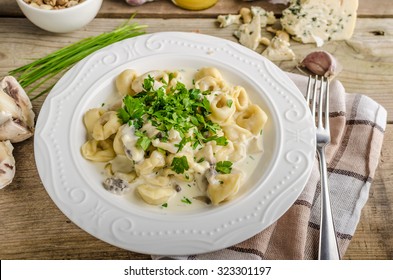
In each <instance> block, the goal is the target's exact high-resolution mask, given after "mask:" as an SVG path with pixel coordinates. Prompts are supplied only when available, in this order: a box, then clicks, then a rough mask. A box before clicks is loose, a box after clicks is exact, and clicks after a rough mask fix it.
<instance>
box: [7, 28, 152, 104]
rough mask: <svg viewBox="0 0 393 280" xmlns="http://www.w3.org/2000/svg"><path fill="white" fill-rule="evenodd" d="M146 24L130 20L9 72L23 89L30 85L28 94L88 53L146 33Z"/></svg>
mask: <svg viewBox="0 0 393 280" xmlns="http://www.w3.org/2000/svg"><path fill="white" fill-rule="evenodd" d="M146 27H147V26H146V25H139V24H137V23H131V22H130V21H127V22H126V23H124V24H122V25H120V26H119V27H117V28H116V29H114V30H113V31H110V32H106V33H103V34H100V35H98V36H92V37H88V38H85V39H82V40H80V41H78V42H76V43H73V44H71V45H68V46H66V47H64V48H61V49H59V50H57V51H55V52H53V53H51V54H49V55H47V56H45V57H43V58H40V59H37V60H35V61H33V62H32V63H29V64H27V65H24V66H22V67H19V68H16V69H14V70H11V71H9V75H12V76H14V77H15V78H16V79H17V80H18V82H19V83H20V85H21V86H22V87H23V88H25V89H26V88H27V87H29V89H28V90H26V92H27V94H28V95H31V94H32V93H33V92H34V91H35V90H37V89H38V88H39V87H41V86H42V85H43V84H44V83H45V82H47V81H49V80H50V79H52V78H53V77H55V76H56V75H57V74H59V73H62V72H64V71H66V70H67V69H69V68H71V66H73V65H74V64H75V63H77V62H78V61H80V60H82V59H83V58H85V57H86V56H88V55H90V54H92V53H93V52H95V51H97V50H99V49H101V48H103V47H106V46H109V45H111V44H113V43H116V42H119V41H121V40H124V39H128V38H132V37H136V36H139V35H142V34H145V31H144V29H145V28H146ZM54 85H55V83H54V84H52V85H50V86H48V87H47V88H45V89H44V90H43V91H41V92H40V93H38V94H36V95H35V96H33V97H31V98H30V99H31V100H34V99H36V98H38V97H40V96H42V95H45V94H47V93H48V92H49V91H50V90H51V89H52V88H53V86H54Z"/></svg>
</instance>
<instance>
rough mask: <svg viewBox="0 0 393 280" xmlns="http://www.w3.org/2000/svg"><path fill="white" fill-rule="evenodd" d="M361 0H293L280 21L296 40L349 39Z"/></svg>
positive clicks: (319, 42) (308, 41)
mask: <svg viewBox="0 0 393 280" xmlns="http://www.w3.org/2000/svg"><path fill="white" fill-rule="evenodd" d="M358 4H359V1H358V0H291V4H290V6H289V7H288V8H287V9H285V10H284V11H283V12H282V15H283V16H282V18H281V25H282V26H283V28H284V29H285V30H286V31H287V32H288V33H289V34H291V35H293V36H292V38H293V39H294V40H296V41H300V42H303V43H318V45H319V46H320V45H321V44H322V43H323V42H325V41H331V40H346V39H349V38H351V36H352V34H353V31H354V29H355V24H356V17H357V13H356V11H357V8H358Z"/></svg>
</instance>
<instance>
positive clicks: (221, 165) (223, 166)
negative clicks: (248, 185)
mask: <svg viewBox="0 0 393 280" xmlns="http://www.w3.org/2000/svg"><path fill="white" fill-rule="evenodd" d="M232 164H233V163H232V162H230V161H227V160H226V161H219V162H217V164H216V170H217V172H219V173H222V174H229V173H231V171H232Z"/></svg>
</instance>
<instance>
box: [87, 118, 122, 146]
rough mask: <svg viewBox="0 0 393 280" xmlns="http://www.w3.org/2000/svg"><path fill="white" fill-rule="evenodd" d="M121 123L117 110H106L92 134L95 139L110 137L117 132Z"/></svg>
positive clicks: (95, 124)
mask: <svg viewBox="0 0 393 280" xmlns="http://www.w3.org/2000/svg"><path fill="white" fill-rule="evenodd" d="M120 126H121V123H120V121H119V118H118V117H117V113H116V112H115V111H108V112H105V113H104V114H103V115H102V116H101V117H100V118H99V119H98V120H97V121H96V122H95V123H94V127H93V132H92V136H93V138H94V139H95V140H105V139H108V138H109V137H110V136H112V135H113V134H115V133H117V130H118V129H119V128H120Z"/></svg>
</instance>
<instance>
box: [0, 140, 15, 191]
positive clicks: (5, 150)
mask: <svg viewBox="0 0 393 280" xmlns="http://www.w3.org/2000/svg"><path fill="white" fill-rule="evenodd" d="M13 149H14V147H13V146H12V144H11V142H10V141H8V140H7V141H2V142H0V189H2V188H4V187H6V186H7V185H9V184H11V182H12V180H13V179H14V176H15V159H14V156H13V155H12V151H13Z"/></svg>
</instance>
